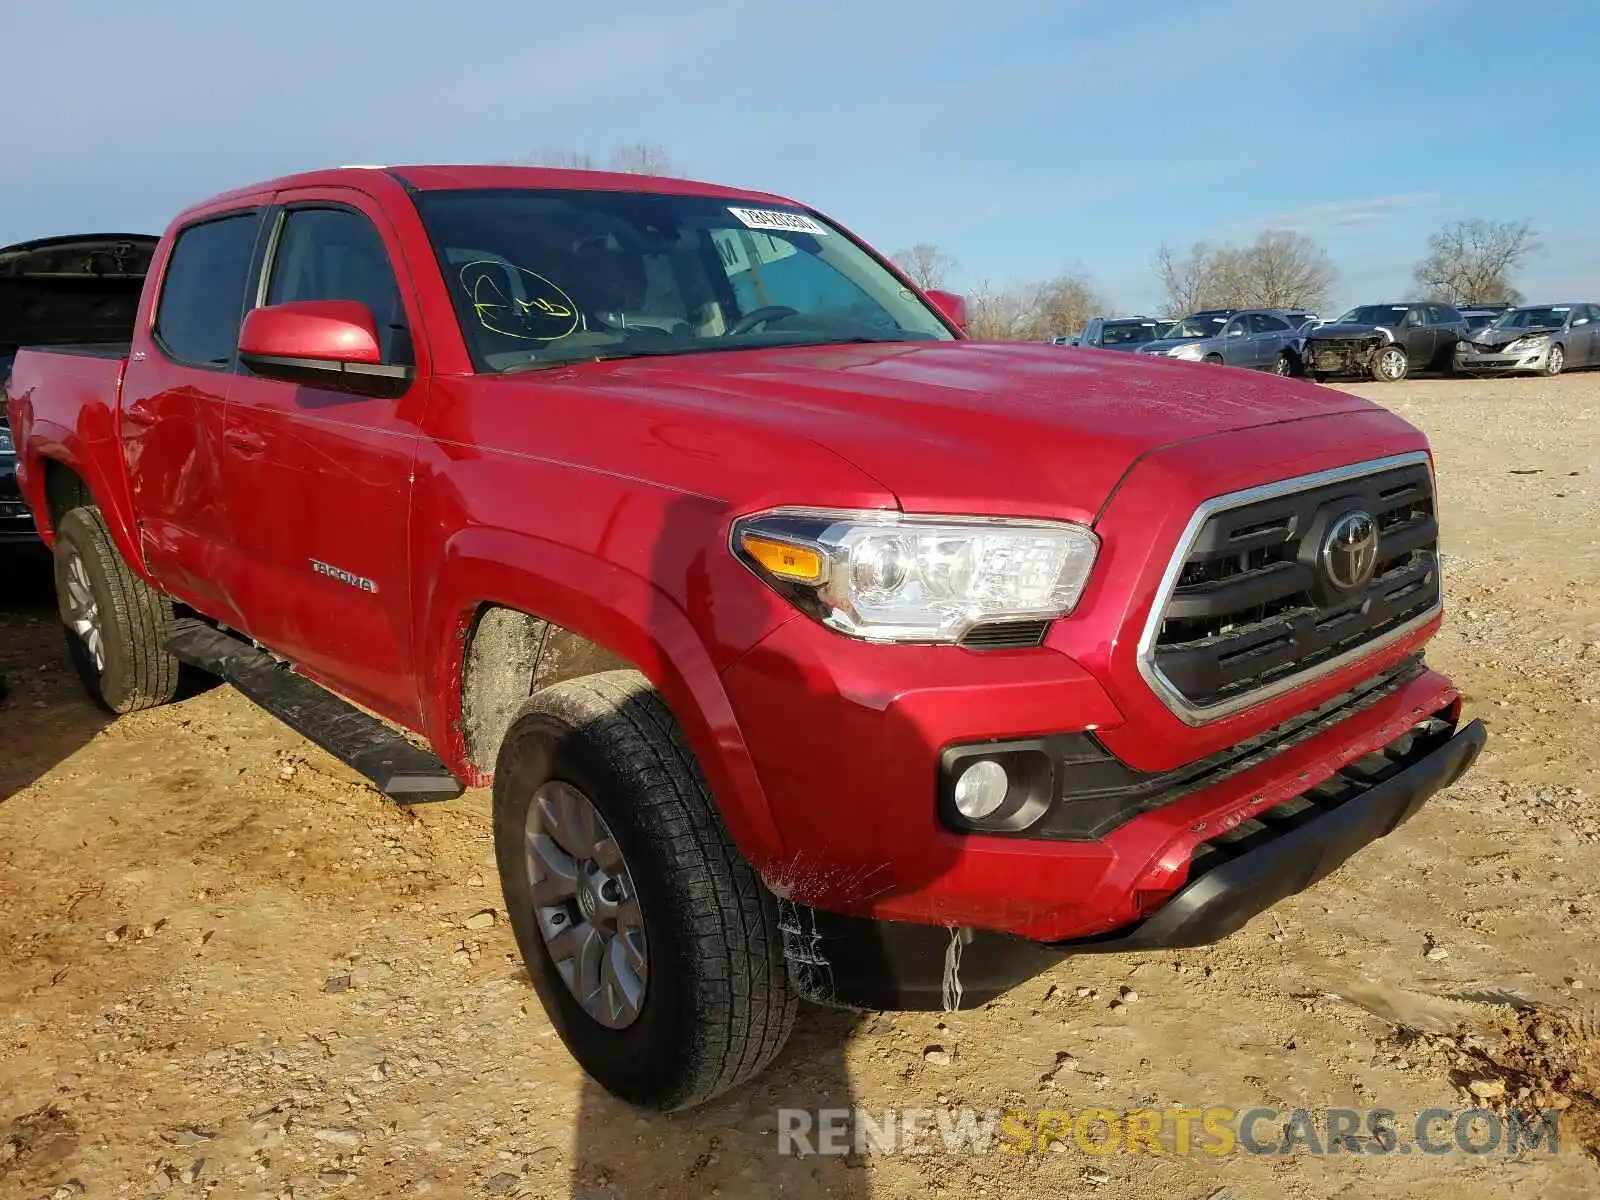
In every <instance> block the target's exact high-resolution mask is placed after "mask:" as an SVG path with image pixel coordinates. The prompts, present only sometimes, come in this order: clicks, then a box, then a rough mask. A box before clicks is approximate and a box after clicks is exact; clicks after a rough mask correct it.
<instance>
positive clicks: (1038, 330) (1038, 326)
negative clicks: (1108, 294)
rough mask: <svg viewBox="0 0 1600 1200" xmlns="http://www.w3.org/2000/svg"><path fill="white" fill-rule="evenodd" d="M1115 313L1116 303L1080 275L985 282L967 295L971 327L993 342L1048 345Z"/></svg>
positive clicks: (1069, 274)
mask: <svg viewBox="0 0 1600 1200" xmlns="http://www.w3.org/2000/svg"><path fill="white" fill-rule="evenodd" d="M1109 311H1111V304H1110V302H1109V301H1108V300H1107V299H1106V298H1105V297H1104V296H1103V295H1101V294H1100V292H1099V290H1098V289H1097V288H1095V286H1094V284H1093V283H1092V282H1090V280H1089V279H1088V277H1087V276H1085V275H1084V274H1083V273H1082V272H1080V271H1070V272H1067V273H1065V274H1062V275H1058V276H1057V277H1056V278H1054V279H1046V280H1043V281H1015V282H1012V283H1008V284H1006V285H1005V286H1004V287H996V286H995V285H994V284H992V283H990V282H989V281H988V280H985V281H984V282H982V283H980V284H978V285H977V286H976V287H975V288H973V289H972V290H971V292H970V293H968V295H967V318H968V324H967V328H968V332H970V333H971V334H972V336H973V337H975V338H983V339H986V340H990V341H1044V340H1045V339H1046V338H1049V337H1053V336H1055V335H1056V334H1061V333H1071V332H1073V331H1074V330H1078V329H1082V328H1083V326H1084V324H1085V322H1087V321H1088V320H1089V318H1090V317H1093V316H1098V315H1100V314H1102V313H1106V312H1109Z"/></svg>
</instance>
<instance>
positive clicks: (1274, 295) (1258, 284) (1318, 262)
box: [1222, 229, 1339, 310]
mask: <svg viewBox="0 0 1600 1200" xmlns="http://www.w3.org/2000/svg"><path fill="white" fill-rule="evenodd" d="M1222 275H1223V279H1224V281H1225V287H1224V291H1225V292H1226V293H1227V294H1228V296H1229V301H1230V303H1231V304H1232V305H1233V306H1235V307H1238V308H1308V309H1313V310H1315V309H1318V308H1321V307H1323V306H1324V305H1326V304H1327V302H1328V298H1329V296H1330V295H1331V294H1332V292H1333V285H1334V283H1335V282H1336V281H1337V280H1338V277H1339V273H1338V272H1337V271H1336V270H1335V269H1334V266H1333V261H1332V260H1331V259H1330V258H1329V257H1328V252H1327V251H1326V250H1324V249H1323V248H1322V247H1321V246H1320V245H1319V244H1318V243H1317V242H1315V241H1314V240H1312V239H1311V238H1309V237H1307V236H1306V235H1305V234H1303V233H1293V232H1291V231H1289V230H1283V229H1270V230H1267V231H1266V232H1264V233H1262V234H1261V235H1260V236H1259V237H1257V238H1256V240H1255V242H1254V243H1252V244H1251V245H1249V246H1246V247H1244V248H1243V249H1240V250H1229V251H1227V252H1225V254H1224V255H1223V262H1222Z"/></svg>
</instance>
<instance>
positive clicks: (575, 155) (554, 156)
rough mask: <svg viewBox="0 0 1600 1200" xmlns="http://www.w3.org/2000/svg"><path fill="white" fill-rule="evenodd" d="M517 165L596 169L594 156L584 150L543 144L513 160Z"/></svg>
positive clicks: (581, 169) (583, 169) (514, 164)
mask: <svg viewBox="0 0 1600 1200" xmlns="http://www.w3.org/2000/svg"><path fill="white" fill-rule="evenodd" d="M511 164H512V165H513V166H517V167H566V168H568V169H571V170H576V171H592V170H594V169H595V162H594V158H593V157H592V156H591V155H590V154H589V153H588V152H587V151H584V150H568V149H566V148H564V147H561V146H541V147H540V148H539V149H537V150H535V151H533V152H532V153H531V154H523V155H520V156H519V157H517V158H513V159H512V160H511Z"/></svg>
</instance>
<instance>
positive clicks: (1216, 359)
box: [1200, 354, 1222, 367]
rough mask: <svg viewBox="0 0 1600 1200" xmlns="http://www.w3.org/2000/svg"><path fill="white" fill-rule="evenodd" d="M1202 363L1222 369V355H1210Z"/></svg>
mask: <svg viewBox="0 0 1600 1200" xmlns="http://www.w3.org/2000/svg"><path fill="white" fill-rule="evenodd" d="M1200 361H1201V362H1206V363H1210V364H1211V365H1212V366H1213V367H1220V366H1221V365H1222V355H1220V354H1208V355H1206V356H1205V357H1204V358H1203V359H1201V360H1200Z"/></svg>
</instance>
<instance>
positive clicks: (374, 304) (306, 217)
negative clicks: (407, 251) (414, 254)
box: [266, 208, 415, 366]
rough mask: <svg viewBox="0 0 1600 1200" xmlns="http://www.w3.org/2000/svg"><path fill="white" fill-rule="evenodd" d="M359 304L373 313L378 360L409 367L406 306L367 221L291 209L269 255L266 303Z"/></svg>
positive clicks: (345, 213)
mask: <svg viewBox="0 0 1600 1200" xmlns="http://www.w3.org/2000/svg"><path fill="white" fill-rule="evenodd" d="M290 300H359V301H360V302H361V303H362V304H365V305H366V306H367V307H368V308H369V309H371V310H372V319H373V320H374V321H375V322H376V323H377V326H378V345H379V346H380V347H381V348H382V351H383V361H384V362H385V363H389V364H403V365H406V366H414V365H415V359H414V356H413V354H412V349H411V335H410V331H409V330H408V328H407V326H406V313H405V305H404V303H403V302H402V301H401V299H400V287H399V284H397V283H396V282H395V275H394V268H393V267H391V266H390V265H389V252H388V251H387V250H385V249H384V246H383V240H382V239H381V238H380V237H379V236H378V231H377V230H376V229H374V228H373V227H372V222H370V221H368V220H367V218H366V217H364V216H362V215H361V214H360V213H356V212H351V211H350V210H349V209H344V208H301V209H292V210H290V212H289V213H287V214H286V216H285V218H284V225H283V229H282V231H281V232H280V234H279V237H278V248H277V252H276V253H275V254H274V256H273V261H272V275H271V277H270V282H269V283H268V286H267V296H266V303H268V304H283V303H286V302H287V301H290Z"/></svg>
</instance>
